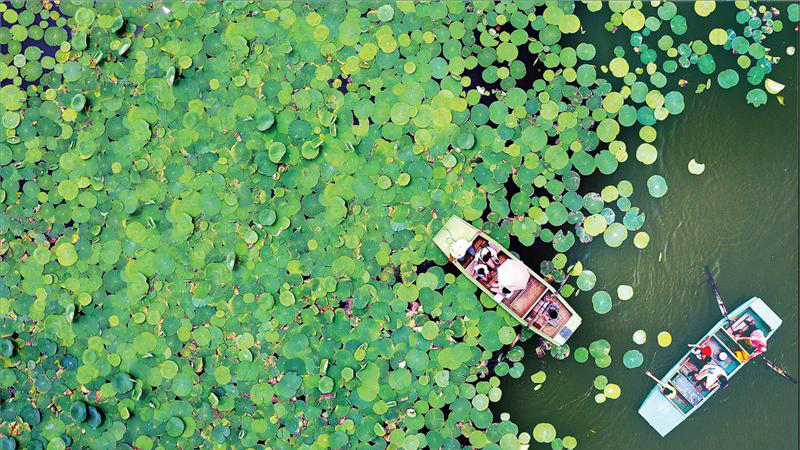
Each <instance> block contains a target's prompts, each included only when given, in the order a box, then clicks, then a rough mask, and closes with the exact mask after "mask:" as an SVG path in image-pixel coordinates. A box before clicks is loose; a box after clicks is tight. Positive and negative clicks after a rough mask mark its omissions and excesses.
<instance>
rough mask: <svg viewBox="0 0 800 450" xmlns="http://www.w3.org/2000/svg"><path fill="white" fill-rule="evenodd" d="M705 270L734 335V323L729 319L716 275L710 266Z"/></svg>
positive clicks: (720, 308)
mask: <svg viewBox="0 0 800 450" xmlns="http://www.w3.org/2000/svg"><path fill="white" fill-rule="evenodd" d="M705 269H706V275H707V276H708V281H709V283H711V289H712V290H713V291H714V296H715V297H716V298H717V305H719V310H720V311H721V312H722V315H723V316H724V317H725V320H726V321H727V322H728V328H730V329H731V333H733V322H731V318H730V317H728V308H726V307H725V303H723V301H722V297H721V296H720V295H719V290H718V289H717V282H716V281H714V275H712V274H711V270H710V269H709V268H708V266H706V267H705Z"/></svg>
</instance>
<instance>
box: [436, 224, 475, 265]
mask: <svg viewBox="0 0 800 450" xmlns="http://www.w3.org/2000/svg"><path fill="white" fill-rule="evenodd" d="M477 231H478V230H477V228H475V227H473V226H472V225H470V224H469V223H467V222H465V221H464V220H463V219H461V218H460V217H458V216H451V217H450V218H449V219H448V220H447V222H445V224H444V226H443V227H442V229H441V230H439V232H438V233H436V236H434V237H433V242H434V243H435V244H436V246H437V247H439V249H440V250H441V251H443V252H444V254H445V255H447V256H448V257H449V256H450V246H451V245H453V243H454V242H456V241H457V240H459V239H466V240H471V239H472V238H474V237H475V233H477Z"/></svg>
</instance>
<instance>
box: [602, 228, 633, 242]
mask: <svg viewBox="0 0 800 450" xmlns="http://www.w3.org/2000/svg"><path fill="white" fill-rule="evenodd" d="M627 238H628V230H627V229H626V228H625V226H624V225H622V224H621V223H612V224H611V225H609V226H608V228H606V230H605V231H604V232H603V240H604V241H605V242H606V245H608V246H609V247H619V246H620V245H622V243H623V242H625V239H627Z"/></svg>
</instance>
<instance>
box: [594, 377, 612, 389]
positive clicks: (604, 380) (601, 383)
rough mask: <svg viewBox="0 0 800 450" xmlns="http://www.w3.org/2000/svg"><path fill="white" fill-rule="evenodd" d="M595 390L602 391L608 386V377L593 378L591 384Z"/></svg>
mask: <svg viewBox="0 0 800 450" xmlns="http://www.w3.org/2000/svg"><path fill="white" fill-rule="evenodd" d="M592 384H593V385H594V388H595V389H603V388H605V387H606V385H608V377H606V376H605V375H598V376H596V377H594V381H593V383H592Z"/></svg>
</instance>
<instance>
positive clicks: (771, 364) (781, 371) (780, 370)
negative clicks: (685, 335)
mask: <svg viewBox="0 0 800 450" xmlns="http://www.w3.org/2000/svg"><path fill="white" fill-rule="evenodd" d="M705 271H706V275H707V276H708V281H709V282H710V283H711V289H712V290H713V291H714V296H715V297H716V299H717V305H719V310H720V311H721V312H722V315H723V316H724V317H725V320H726V321H727V322H728V328H730V329H731V333H733V323H732V322H731V319H730V317H728V308H726V307H725V303H724V302H723V301H722V296H720V295H719V290H718V289H717V283H716V282H715V281H714V275H712V274H711V270H710V269H709V268H708V266H706V267H705ZM758 356H759V357H760V358H761V360H762V361H764V363H765V364H766V365H767V367H769V368H770V369H772V371H773V372H775V373H777V374H778V375H780V376H782V377H783V378H786V379H787V380H789V381H791V382H792V383H794V384H797V380H796V379H795V378H794V377H793V376H791V375H789V373H788V372H786V370H784V369H783V368H781V367H779V366H778V365H777V364H775V363H774V362H772V361H770V360H768V359H767V358H766V357H765V356H764V355H758Z"/></svg>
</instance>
